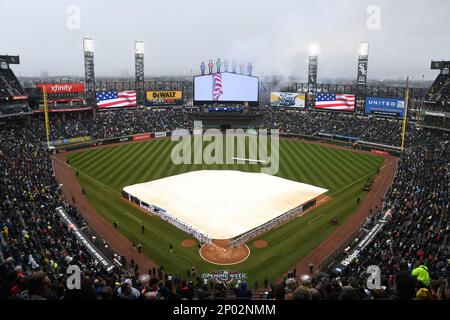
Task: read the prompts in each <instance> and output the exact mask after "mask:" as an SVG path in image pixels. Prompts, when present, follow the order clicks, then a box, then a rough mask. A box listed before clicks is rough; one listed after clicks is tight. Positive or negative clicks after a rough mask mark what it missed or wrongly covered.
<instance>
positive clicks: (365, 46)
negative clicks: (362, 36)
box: [359, 42, 369, 56]
mask: <svg viewBox="0 0 450 320" xmlns="http://www.w3.org/2000/svg"><path fill="white" fill-rule="evenodd" d="M359 55H360V56H368V55H369V43H368V42H361V43H360V44H359Z"/></svg>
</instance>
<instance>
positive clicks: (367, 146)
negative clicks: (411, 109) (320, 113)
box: [55, 130, 401, 156]
mask: <svg viewBox="0 0 450 320" xmlns="http://www.w3.org/2000/svg"><path fill="white" fill-rule="evenodd" d="M189 132H190V133H191V134H192V130H190V131H189ZM267 134H268V135H270V130H268V132H267ZM171 135H172V132H170V131H167V132H146V133H138V134H134V135H129V136H123V137H117V138H108V139H99V140H89V141H86V142H79V143H71V144H70V143H69V144H65V145H61V146H56V147H55V150H56V152H57V153H59V152H66V151H74V150H78V149H84V148H89V147H95V146H102V145H108V144H116V143H123V142H131V141H143V140H151V139H161V138H166V137H170V136H171ZM280 138H287V139H299V140H307V141H315V142H326V143H331V144H336V145H341V146H347V147H349V148H351V149H355V150H364V151H370V152H373V153H376V154H382V155H389V154H392V155H395V156H399V155H400V153H401V148H400V147H396V146H389V145H382V144H378V143H373V142H368V141H363V140H359V139H358V138H356V137H345V136H340V135H333V134H326V133H320V134H318V135H313V136H308V135H301V134H294V133H287V132H281V133H280ZM70 140H72V139H70ZM73 140H74V141H76V139H73Z"/></svg>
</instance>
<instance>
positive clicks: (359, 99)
mask: <svg viewBox="0 0 450 320" xmlns="http://www.w3.org/2000/svg"><path fill="white" fill-rule="evenodd" d="M368 63H369V43H368V42H361V43H360V44H359V55H358V73H357V78H356V112H357V113H358V114H363V113H364V111H365V104H366V88H367V66H368Z"/></svg>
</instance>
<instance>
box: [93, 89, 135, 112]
mask: <svg viewBox="0 0 450 320" xmlns="http://www.w3.org/2000/svg"><path fill="white" fill-rule="evenodd" d="M95 95H96V98H97V105H98V107H99V108H120V107H136V91H135V90H129V91H116V90H109V91H101V92H97V93H96V94H95Z"/></svg>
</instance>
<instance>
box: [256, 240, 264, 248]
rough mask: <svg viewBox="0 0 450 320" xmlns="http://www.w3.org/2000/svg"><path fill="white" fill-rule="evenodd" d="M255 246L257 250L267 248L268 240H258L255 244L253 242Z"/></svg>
mask: <svg viewBox="0 0 450 320" xmlns="http://www.w3.org/2000/svg"><path fill="white" fill-rule="evenodd" d="M253 246H254V247H255V248H258V249H260V248H265V247H267V241H266V240H256V241H255V242H253Z"/></svg>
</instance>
